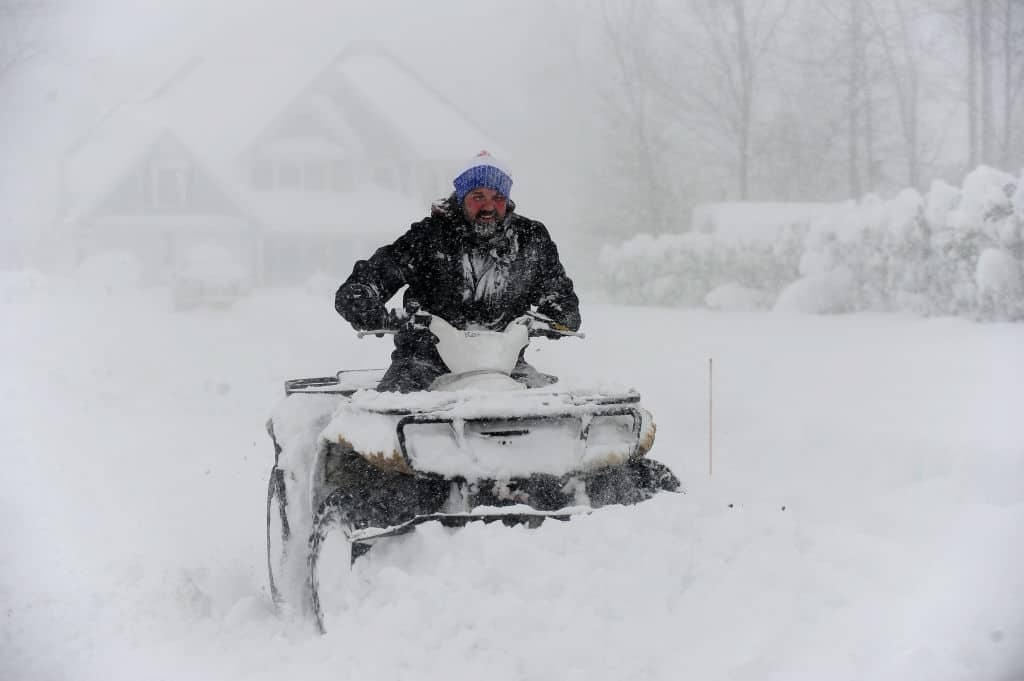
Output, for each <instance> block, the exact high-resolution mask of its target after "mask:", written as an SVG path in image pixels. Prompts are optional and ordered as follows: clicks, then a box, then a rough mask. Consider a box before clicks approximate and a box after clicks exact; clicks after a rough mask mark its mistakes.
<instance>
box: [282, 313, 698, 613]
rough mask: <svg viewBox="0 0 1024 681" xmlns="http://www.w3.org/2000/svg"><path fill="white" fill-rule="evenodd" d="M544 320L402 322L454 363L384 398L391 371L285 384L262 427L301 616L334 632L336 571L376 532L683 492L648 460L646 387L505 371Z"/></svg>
mask: <svg viewBox="0 0 1024 681" xmlns="http://www.w3.org/2000/svg"><path fill="white" fill-rule="evenodd" d="M549 322H550V320H547V319H546V318H543V317H541V316H540V315H537V314H532V313H531V314H530V315H527V316H525V317H522V318H520V319H518V320H516V321H514V322H512V323H510V324H509V325H508V326H507V328H506V329H505V330H504V331H502V332H495V331H487V330H465V331H463V330H459V329H456V328H454V327H452V326H451V325H449V324H448V323H447V322H446V321H444V320H443V319H441V318H440V317H436V316H433V317H432V316H430V315H427V314H422V313H421V314H416V315H415V316H414V317H413V318H412V319H411V320H410V321H408V322H405V323H406V324H412V325H415V326H416V327H417V328H418V329H419V330H420V331H421V332H422V331H424V330H429V333H431V334H433V336H434V337H436V339H437V348H438V352H439V354H440V355H441V358H442V359H443V360H444V362H445V364H446V365H447V367H448V368H449V369H450V370H451V373H449V374H444V375H442V376H441V377H440V378H438V379H437V380H436V381H435V382H434V384H433V385H431V386H430V389H429V390H425V391H420V392H413V393H407V394H402V393H393V392H378V391H376V390H375V389H374V388H375V387H376V385H377V383H378V382H379V381H380V379H381V377H382V375H383V371H382V370H343V371H339V372H338V373H337V375H335V376H331V377H326V378H301V379H294V380H289V381H286V382H285V393H286V398H285V399H284V400H283V401H282V402H281V403H280V404H279V405H278V406H277V408H276V409H275V410H274V413H273V415H272V416H271V419H270V421H269V422H268V424H267V427H268V431H269V432H270V436H271V438H272V439H273V441H274V449H275V461H274V467H273V469H272V470H271V473H270V484H269V489H268V492H267V562H268V568H269V573H270V589H271V593H272V595H273V598H274V601H275V603H276V604H277V605H278V607H283V608H294V607H297V608H299V609H300V610H301V611H302V612H304V613H305V612H308V613H309V614H311V615H312V617H313V618H314V619H315V621H316V625H317V627H318V628H319V630H320V631H321V632H323V631H325V627H326V625H325V614H324V613H325V608H324V607H323V604H322V601H323V598H324V596H325V592H326V591H328V589H327V586H328V582H330V585H331V586H337V585H336V582H337V581H343V577H344V574H345V573H348V572H349V571H350V568H351V565H352V563H354V561H355V560H356V558H358V557H359V556H360V555H362V554H363V553H365V552H366V551H368V550H369V548H370V546H371V545H373V544H374V543H375V542H378V541H381V540H383V539H385V538H387V537H394V536H396V535H399V534H402V533H404V532H408V531H410V530H411V529H413V528H414V526H416V525H418V524H421V523H424V522H427V521H439V522H441V523H444V524H446V525H451V526H459V525H463V524H465V523H467V522H472V521H483V522H489V521H495V520H501V521H503V522H504V523H505V524H527V525H529V526H537V525H539V524H540V523H541V522H543V521H544V520H545V519H546V518H557V519H560V520H566V519H568V518H569V517H570V516H572V515H574V514H578V513H587V512H589V511H591V510H592V509H594V508H597V507H600V506H605V505H608V504H632V503H636V502H639V501H643V500H645V499H648V498H650V497H651V496H653V495H654V494H656V493H657V492H660V491H676V490H677V489H678V488H679V481H678V480H677V479H676V477H675V476H674V475H673V474H672V472H671V471H670V470H669V469H668V468H667V467H665V466H664V465H662V464H660V463H658V462H656V461H654V460H652V459H649V458H646V457H645V455H646V454H647V452H648V451H649V450H650V449H651V446H652V445H653V444H654V433H655V427H654V422H653V421H652V419H651V415H650V414H649V413H648V412H647V411H646V410H645V409H644V408H643V407H641V406H640V395H639V394H638V393H637V392H635V391H633V390H624V391H621V392H612V391H607V390H602V391H587V390H570V389H559V388H557V387H556V386H555V385H544V386H543V387H531V388H527V386H526V385H525V384H524V382H521V381H519V380H515V379H513V378H512V377H511V374H512V372H513V368H514V367H515V366H516V361H517V358H518V357H519V356H520V351H521V350H522V349H523V348H524V347H526V345H527V344H528V343H529V339H530V336H531V335H540V334H544V335H550V334H551V333H552V332H553V327H552V325H551V324H550V323H549ZM392 332H394V330H393V329H386V330H381V331H379V332H370V333H374V334H376V335H381V334H383V333H392ZM360 335H367V334H366V333H363V334H360ZM566 335H577V334H571V332H566ZM551 379H552V380H554V379H553V377H551ZM532 383H533V384H535V385H536V384H537V383H544V381H539V382H538V381H532ZM328 577H330V578H331V579H330V580H328ZM339 588H340V589H342V590H343V589H344V587H343V586H341V587H339ZM342 597H343V595H342Z"/></svg>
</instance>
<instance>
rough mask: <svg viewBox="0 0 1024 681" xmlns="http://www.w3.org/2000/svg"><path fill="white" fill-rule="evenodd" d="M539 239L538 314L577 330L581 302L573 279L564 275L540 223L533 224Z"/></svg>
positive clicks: (555, 248)
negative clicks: (574, 288)
mask: <svg viewBox="0 0 1024 681" xmlns="http://www.w3.org/2000/svg"><path fill="white" fill-rule="evenodd" d="M534 224H535V225H536V226H537V228H538V231H539V237H540V241H541V243H540V253H541V262H540V276H538V277H537V284H536V288H535V289H534V300H535V301H536V305H537V312H540V313H541V314H543V315H547V316H548V317H551V318H552V319H554V320H555V321H556V322H558V323H559V324H562V325H564V326H565V327H567V328H568V329H570V330H572V331H576V330H578V329H579V328H580V321H581V320H580V301H579V298H577V297H576V292H575V291H574V290H573V285H572V279H570V278H569V276H568V275H567V274H566V273H565V268H564V267H563V266H562V262H561V260H559V258H558V247H557V246H555V242H554V241H552V239H551V236H550V235H549V234H548V230H547V228H546V227H544V225H542V224H541V223H539V222H535V223H534Z"/></svg>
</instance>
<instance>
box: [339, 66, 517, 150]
mask: <svg viewBox="0 0 1024 681" xmlns="http://www.w3.org/2000/svg"><path fill="white" fill-rule="evenodd" d="M338 70H339V71H340V72H341V74H342V75H343V76H344V77H345V79H346V80H347V81H348V82H349V83H351V84H352V86H353V87H354V88H355V89H356V90H357V91H358V92H359V93H360V95H362V96H363V97H365V98H366V99H367V100H368V101H370V102H376V103H378V104H383V105H384V106H382V107H381V109H380V113H381V114H382V116H383V117H384V118H385V119H386V120H387V122H388V123H389V124H390V126H391V127H392V128H394V129H395V130H396V131H398V132H399V133H400V134H401V136H402V141H403V142H404V144H405V146H406V148H407V149H408V150H409V151H410V154H411V156H412V157H414V158H422V159H431V160H441V161H444V160H457V161H460V162H463V161H465V159H467V158H469V157H471V156H472V155H473V154H476V153H477V152H478V151H480V150H481V149H487V150H488V151H490V152H491V153H492V154H493V155H495V156H497V157H498V158H504V156H505V155H504V154H503V153H502V150H501V149H500V148H496V146H495V145H494V143H493V142H494V140H492V139H490V138H488V136H487V135H486V134H484V132H483V131H482V130H480V129H479V128H478V127H476V125H474V124H473V123H472V122H471V121H470V120H469V119H468V118H466V116H465V115H463V114H462V113H461V112H460V111H459V110H458V109H457V108H456V107H455V106H454V105H453V104H452V103H451V102H449V101H447V100H446V99H444V98H443V97H442V96H440V95H439V94H438V93H437V91H436V90H434V89H433V88H432V87H431V86H429V85H427V84H426V82H425V81H424V80H423V79H422V78H420V77H419V76H418V74H416V73H415V72H414V71H412V70H411V69H409V68H407V67H405V66H404V65H403V64H401V63H400V62H398V61H396V60H394V59H393V58H391V57H389V56H387V55H385V54H383V53H379V52H377V53H374V52H367V53H364V54H356V55H354V56H352V57H350V58H348V59H344V60H343V61H341V62H340V63H339V64H338ZM453 153H454V155H453Z"/></svg>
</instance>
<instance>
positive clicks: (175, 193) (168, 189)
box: [150, 165, 192, 209]
mask: <svg viewBox="0 0 1024 681" xmlns="http://www.w3.org/2000/svg"><path fill="white" fill-rule="evenodd" d="M191 180H192V177H191V172H190V169H189V168H188V167H187V166H185V165H160V166H155V167H154V168H153V170H152V174H151V176H150V198H151V202H152V205H153V207H154V208H163V209H174V208H184V207H185V206H186V205H187V204H188V194H189V185H190V184H191Z"/></svg>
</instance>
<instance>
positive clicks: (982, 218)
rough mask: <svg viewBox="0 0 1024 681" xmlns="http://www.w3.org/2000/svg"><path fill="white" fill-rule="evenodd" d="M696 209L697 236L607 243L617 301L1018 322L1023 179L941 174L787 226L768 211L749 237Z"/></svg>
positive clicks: (817, 210)
mask: <svg viewBox="0 0 1024 681" xmlns="http://www.w3.org/2000/svg"><path fill="white" fill-rule="evenodd" d="M726 208H728V209H729V210H728V211H726V212H728V213H729V214H730V215H732V216H733V217H734V218H735V217H736V215H740V216H743V215H746V216H747V217H751V216H752V215H753V214H754V213H753V212H752V211H751V210H750V208H757V209H758V210H766V209H771V204H763V205H762V204H758V205H755V206H752V207H751V206H747V207H745V208H744V207H742V206H741V207H736V208H735V210H733V209H732V208H734V207H731V206H727V207H726ZM783 212H784V213H785V211H783ZM696 215H697V211H695V216H696ZM701 215H702V216H703V220H704V222H702V223H701V224H700V225H699V226H700V227H701V228H702V232H701V233H692V232H691V233H686V234H677V235H658V236H650V235H642V236H638V237H636V238H634V239H631V240H629V241H627V242H625V243H623V244H620V245H618V246H609V247H606V248H605V249H604V251H603V252H602V256H601V265H602V270H603V273H604V283H605V285H606V287H607V288H608V290H609V291H610V292H611V294H612V296H613V297H614V298H615V299H616V300H618V301H620V302H625V303H632V304H656V305H680V306H689V305H699V304H704V305H706V306H708V307H717V308H722V307H737V306H749V305H751V304H758V305H763V306H771V307H773V308H774V309H777V310H788V311H803V312H812V313H839V312H854V311H858V310H875V311H900V312H912V313H916V314H922V315H957V316H964V317H969V318H973V319H983V320H1020V319H1024V264H1022V263H1024V181H1022V179H1019V178H1014V177H1013V176H1011V175H1008V174H1007V173H1004V172H1001V171H998V170H995V169H993V168H987V167H980V168H978V169H976V170H974V171H973V172H971V173H970V174H969V175H968V176H967V177H966V178H965V179H964V182H963V187H959V188H958V187H954V186H952V185H949V184H947V183H945V182H941V181H936V182H934V183H932V185H931V187H930V188H929V191H928V192H927V193H926V194H924V195H922V194H921V193H919V192H917V191H915V190H912V189H907V190H904V191H903V192H901V193H900V194H898V195H897V196H895V197H893V198H892V199H888V200H883V199H881V198H880V197H877V196H867V197H865V198H863V199H862V200H860V201H857V202H854V201H848V202H845V203H841V204H834V205H831V206H825V207H822V206H820V205H818V206H815V207H814V210H813V211H812V212H811V213H809V215H810V217H809V219H808V220H807V221H806V222H805V223H804V224H800V223H797V222H794V224H792V225H789V226H788V227H787V228H785V229H779V228H778V227H779V225H780V224H781V218H779V219H773V218H771V217H765V218H764V219H763V222H764V224H773V225H774V228H773V229H772V230H770V231H767V232H764V231H762V232H761V233H760V238H757V239H753V240H747V241H744V240H743V239H738V238H737V234H736V233H735V225H732V224H730V229H732V230H733V232H732V233H728V231H727V233H718V231H716V229H715V224H714V221H713V220H712V221H711V222H709V220H710V218H709V217H708V215H709V211H705V212H704V213H701ZM776 217H777V218H778V217H779V216H776ZM695 219H696V217H695ZM751 219H753V218H752V217H751ZM756 233H757V232H756V230H747V231H746V232H745V237H746V238H749V237H750V236H751V235H752V234H756ZM765 234H767V236H768V238H767V239H766V238H764V237H765ZM740 291H742V294H740V293H739V292H740Z"/></svg>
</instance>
